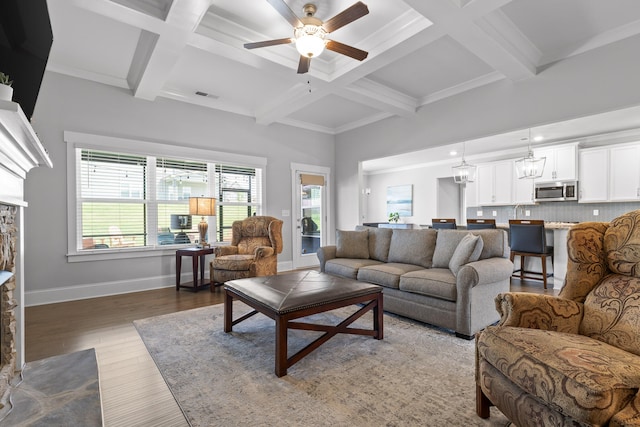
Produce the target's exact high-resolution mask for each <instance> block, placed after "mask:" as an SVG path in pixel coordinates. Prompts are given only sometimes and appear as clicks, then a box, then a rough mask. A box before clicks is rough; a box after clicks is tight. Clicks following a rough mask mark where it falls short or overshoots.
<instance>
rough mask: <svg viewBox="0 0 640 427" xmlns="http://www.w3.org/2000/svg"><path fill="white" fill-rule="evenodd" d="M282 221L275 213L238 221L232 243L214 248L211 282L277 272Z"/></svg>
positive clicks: (280, 250)
mask: <svg viewBox="0 0 640 427" xmlns="http://www.w3.org/2000/svg"><path fill="white" fill-rule="evenodd" d="M282 224H283V222H282V220H279V219H277V218H273V217H271V216H251V217H249V218H246V219H243V220H242V221H234V222H233V225H232V231H231V233H232V237H231V245H229V246H216V247H215V248H214V255H215V257H214V258H213V260H211V263H210V269H209V274H210V275H211V283H225V282H227V281H229V280H234V279H243V278H246V277H256V276H269V275H272V274H277V272H278V254H279V253H281V252H282ZM212 290H213V287H212Z"/></svg>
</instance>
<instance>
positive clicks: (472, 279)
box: [456, 257, 513, 292]
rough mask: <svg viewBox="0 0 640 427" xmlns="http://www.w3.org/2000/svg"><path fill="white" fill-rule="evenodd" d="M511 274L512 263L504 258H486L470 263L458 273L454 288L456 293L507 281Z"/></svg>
mask: <svg viewBox="0 0 640 427" xmlns="http://www.w3.org/2000/svg"><path fill="white" fill-rule="evenodd" d="M512 274H513V263H512V262H511V261H509V260H508V259H506V258H497V257H496V258H487V259H482V260H480V261H474V262H470V263H468V264H465V265H463V266H462V268H461V269H460V271H458V275H457V280H456V286H457V287H458V292H460V291H464V289H465V288H467V289H468V288H470V287H474V286H478V285H485V284H487V283H495V282H500V281H502V280H505V279H509V278H510V277H511V275H512Z"/></svg>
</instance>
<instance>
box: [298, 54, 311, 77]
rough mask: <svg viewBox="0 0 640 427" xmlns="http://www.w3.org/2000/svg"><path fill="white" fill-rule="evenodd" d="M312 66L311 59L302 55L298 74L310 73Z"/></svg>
mask: <svg viewBox="0 0 640 427" xmlns="http://www.w3.org/2000/svg"><path fill="white" fill-rule="evenodd" d="M310 65H311V58H308V57H306V56H303V55H300V62H298V74H304V73H306V72H307V71H309V66H310Z"/></svg>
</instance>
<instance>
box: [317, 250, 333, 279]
mask: <svg viewBox="0 0 640 427" xmlns="http://www.w3.org/2000/svg"><path fill="white" fill-rule="evenodd" d="M316 255H318V261H320V272H321V273H324V265H325V263H326V262H327V261H329V260H330V259H334V258H335V257H336V246H335V245H331V246H322V247H320V248H318V250H317V252H316Z"/></svg>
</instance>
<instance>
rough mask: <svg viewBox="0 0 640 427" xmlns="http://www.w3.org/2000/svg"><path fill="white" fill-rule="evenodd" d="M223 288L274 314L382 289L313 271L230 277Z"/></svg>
mask: <svg viewBox="0 0 640 427" xmlns="http://www.w3.org/2000/svg"><path fill="white" fill-rule="evenodd" d="M225 287H226V288H229V289H232V290H233V291H235V292H236V293H239V294H242V295H243V296H244V297H245V298H248V299H250V300H252V301H254V302H255V303H257V304H260V305H263V306H265V307H268V308H269V309H271V310H274V311H275V312H276V313H278V314H284V313H288V312H291V311H295V310H300V309H304V308H308V307H314V306H317V305H323V304H327V303H330V302H334V301H342V300H345V299H347V298H352V297H357V296H361V295H367V294H372V293H376V292H381V291H382V288H381V287H380V286H378V285H373V284H371V283H364V282H358V281H357V280H352V279H346V278H343V277H336V276H331V275H329V274H325V273H319V272H317V271H297V272H294V273H288V274H280V275H276V276H264V277H251V278H248V279H238V280H231V281H229V282H227V283H226V284H225Z"/></svg>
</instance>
